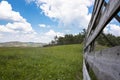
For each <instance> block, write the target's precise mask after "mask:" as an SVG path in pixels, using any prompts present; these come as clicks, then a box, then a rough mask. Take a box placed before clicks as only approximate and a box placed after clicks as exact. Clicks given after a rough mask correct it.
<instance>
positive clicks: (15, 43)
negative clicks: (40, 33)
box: [0, 41, 46, 47]
mask: <svg viewBox="0 0 120 80" xmlns="http://www.w3.org/2000/svg"><path fill="white" fill-rule="evenodd" d="M44 45H46V44H45V43H35V42H19V41H11V42H4V43H0V47H43V46H44Z"/></svg>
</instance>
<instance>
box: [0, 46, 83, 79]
mask: <svg viewBox="0 0 120 80" xmlns="http://www.w3.org/2000/svg"><path fill="white" fill-rule="evenodd" d="M0 80H82V45H80V44H77V45H63V46H54V47H45V48H0Z"/></svg>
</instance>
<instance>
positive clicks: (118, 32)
mask: <svg viewBox="0 0 120 80" xmlns="http://www.w3.org/2000/svg"><path fill="white" fill-rule="evenodd" d="M104 32H105V33H111V34H113V35H115V36H120V25H116V24H108V25H107V27H106V28H105V29H104Z"/></svg>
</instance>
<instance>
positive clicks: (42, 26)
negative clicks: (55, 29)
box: [38, 24, 46, 28]
mask: <svg viewBox="0 0 120 80" xmlns="http://www.w3.org/2000/svg"><path fill="white" fill-rule="evenodd" d="M38 26H39V27H41V28H45V27H46V25H45V24H39V25H38Z"/></svg>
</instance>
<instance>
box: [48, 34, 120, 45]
mask: <svg viewBox="0 0 120 80" xmlns="http://www.w3.org/2000/svg"><path fill="white" fill-rule="evenodd" d="M84 38H85V32H81V33H79V34H77V35H73V34H66V35H64V37H61V36H60V37H57V36H55V37H54V40H52V41H51V43H50V44H49V45H46V46H53V45H67V44H81V43H83V41H84ZM96 43H97V44H99V45H103V46H116V45H120V36H114V35H112V34H104V33H102V34H100V36H99V37H98V38H97V39H96Z"/></svg>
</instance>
